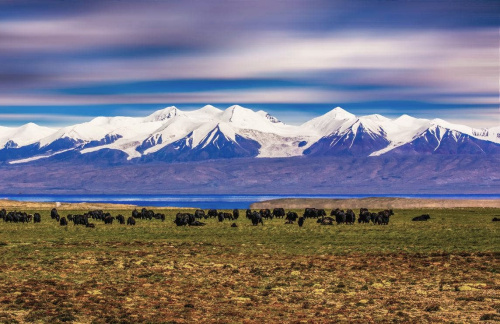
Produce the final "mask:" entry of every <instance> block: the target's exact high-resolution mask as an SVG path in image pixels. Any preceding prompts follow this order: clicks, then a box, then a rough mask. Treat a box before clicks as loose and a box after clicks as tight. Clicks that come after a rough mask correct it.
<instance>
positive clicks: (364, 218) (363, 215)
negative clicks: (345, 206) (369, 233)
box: [358, 208, 371, 224]
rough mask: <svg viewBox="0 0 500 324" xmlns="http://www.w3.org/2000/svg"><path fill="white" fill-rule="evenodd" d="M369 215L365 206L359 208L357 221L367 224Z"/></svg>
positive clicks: (369, 218)
mask: <svg viewBox="0 0 500 324" xmlns="http://www.w3.org/2000/svg"><path fill="white" fill-rule="evenodd" d="M370 220H371V215H370V212H369V211H368V209H367V208H361V209H360V210H359V218H358V223H360V224H361V223H363V224H368V223H370Z"/></svg>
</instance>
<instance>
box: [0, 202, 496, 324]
mask: <svg viewBox="0 0 500 324" xmlns="http://www.w3.org/2000/svg"><path fill="white" fill-rule="evenodd" d="M28 206H29V205H25V206H24V208H22V206H19V207H16V208H11V209H9V208H7V210H14V209H17V210H23V211H26V212H28V213H34V212H40V213H41V216H42V222H41V223H39V224H33V223H27V224H23V223H6V222H3V221H0V274H1V275H0V323H25V322H34V323H59V322H74V323H139V322H149V323H192V322H215V323H300V322H302V323H321V322H352V323H451V322H454V323H473V322H484V323H488V322H490V323H493V322H495V321H498V320H500V267H499V265H500V263H499V260H500V230H499V226H500V223H499V222H492V218H494V217H500V209H498V208H448V209H442V208H439V209H432V208H428V209H395V210H394V212H395V215H394V216H391V219H390V223H389V225H387V226H382V225H373V224H358V223H357V222H356V223H355V224H354V225H333V226H321V225H319V224H317V223H316V220H315V219H307V220H306V221H305V224H304V226H303V227H302V228H300V227H299V226H298V225H297V224H293V225H285V224H284V223H285V221H284V220H283V219H273V220H269V221H266V220H264V226H261V225H259V226H252V225H251V222H250V221H249V220H248V219H246V218H245V215H244V211H243V210H241V211H240V214H241V216H240V218H239V219H238V220H235V221H234V223H236V224H237V226H238V227H231V226H230V225H231V224H232V223H233V221H228V220H226V221H224V222H218V221H217V219H215V218H212V219H208V220H202V221H203V222H205V223H206V226H202V227H177V226H176V225H175V224H174V223H173V220H174V218H175V214H176V213H177V212H178V210H174V209H161V208H158V209H155V211H158V212H161V213H164V214H165V215H166V220H165V222H162V221H161V220H154V219H153V220H142V219H137V224H136V226H127V225H120V224H118V223H117V222H116V221H115V222H114V223H113V224H109V225H105V224H104V223H102V222H101V221H93V223H95V228H86V227H83V226H79V225H78V226H75V225H73V224H72V223H71V222H70V224H69V225H68V226H60V225H59V224H58V223H57V222H56V221H55V220H52V219H51V218H50V209H49V208H48V207H49V206H40V207H38V208H33V209H29V207H28ZM85 211H87V209H85V210H69V209H64V210H60V211H59V213H60V215H61V216H66V215H67V214H76V213H83V212H85ZM187 211H189V212H193V211H194V210H187ZM296 211H297V212H299V213H300V214H302V212H303V210H296ZM109 212H110V213H111V214H112V215H113V216H116V215H118V214H122V215H124V216H125V217H128V216H130V214H131V209H130V207H128V206H127V208H125V207H123V209H109ZM327 212H329V210H327ZM423 213H428V214H430V216H431V219H430V220H428V221H426V222H412V221H411V219H412V218H413V217H415V216H418V215H421V214H423Z"/></svg>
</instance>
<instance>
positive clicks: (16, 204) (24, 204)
mask: <svg viewBox="0 0 500 324" xmlns="http://www.w3.org/2000/svg"><path fill="white" fill-rule="evenodd" d="M2 208H30V209H52V208H57V209H58V210H82V209H85V210H92V209H107V210H120V209H130V210H133V209H138V210H140V209H141V208H147V209H153V208H154V209H196V208H195V207H169V206H164V207H158V206H154V207H152V206H138V205H132V204H114V203H93V202H80V203H67V202H61V203H59V202H36V201H19V200H9V199H0V209H2Z"/></svg>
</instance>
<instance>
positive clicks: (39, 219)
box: [33, 213, 42, 223]
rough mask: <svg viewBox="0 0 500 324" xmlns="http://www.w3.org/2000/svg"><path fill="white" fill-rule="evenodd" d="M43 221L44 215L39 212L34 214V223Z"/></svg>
mask: <svg viewBox="0 0 500 324" xmlns="http://www.w3.org/2000/svg"><path fill="white" fill-rule="evenodd" d="M41 221H42V216H40V214H39V213H35V214H34V215H33V223H40V222H41Z"/></svg>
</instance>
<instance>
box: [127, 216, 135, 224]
mask: <svg viewBox="0 0 500 324" xmlns="http://www.w3.org/2000/svg"><path fill="white" fill-rule="evenodd" d="M127 225H132V226H133V225H135V218H134V217H133V216H130V217H129V218H127Z"/></svg>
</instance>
